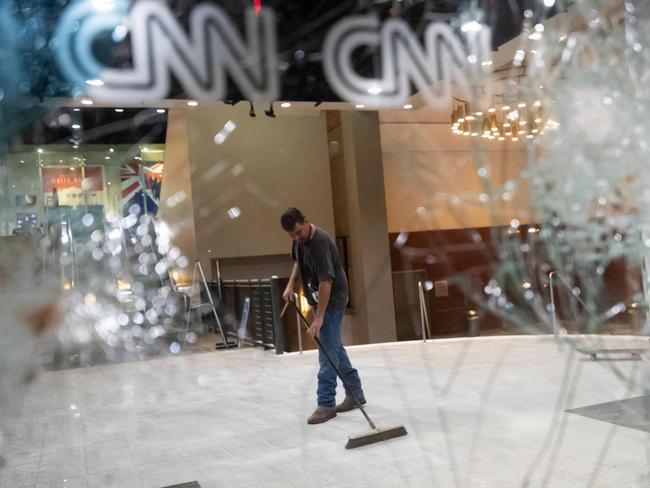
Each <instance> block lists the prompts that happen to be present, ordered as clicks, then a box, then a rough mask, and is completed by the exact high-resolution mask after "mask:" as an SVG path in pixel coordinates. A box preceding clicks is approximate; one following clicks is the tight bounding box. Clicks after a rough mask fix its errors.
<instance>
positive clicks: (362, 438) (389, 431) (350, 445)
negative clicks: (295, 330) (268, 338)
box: [281, 301, 407, 449]
mask: <svg viewBox="0 0 650 488" xmlns="http://www.w3.org/2000/svg"><path fill="white" fill-rule="evenodd" d="M289 304H291V305H292V306H293V308H295V309H296V312H297V313H298V316H299V317H300V319H301V320H302V322H303V323H304V324H305V327H307V328H309V322H307V319H306V318H305V316H304V315H303V314H302V312H301V311H300V309H299V308H298V306H297V305H296V304H295V303H294V302H292V301H288V302H287V303H286V305H285V306H284V308H283V309H282V314H281V315H284V312H285V311H286V310H287V306H288V305H289ZM314 340H315V341H316V344H318V348H319V349H320V350H321V352H322V353H323V355H324V356H325V358H326V359H327V362H328V363H330V366H331V367H332V369H333V370H334V371H336V375H337V376H338V377H339V378H341V381H342V382H343V385H344V386H345V387H346V388H345V389H346V391H349V392H350V396H352V399H353V400H354V403H355V404H356V406H357V407H358V408H359V410H361V413H363V416H364V417H365V418H366V420H367V421H368V425H370V428H371V430H369V431H368V432H362V433H360V434H355V435H351V436H350V437H348V442H347V444H346V445H345V448H346V449H354V448H355V447H361V446H367V445H368V444H374V443H376V442H382V441H387V440H388V439H393V438H395V437H400V436H403V435H406V434H407V432H406V428H405V427H404V426H403V425H394V426H391V427H383V428H377V427H376V426H375V423H374V422H373V421H372V420H371V419H370V417H369V416H368V413H367V412H366V410H365V409H364V408H363V405H361V402H359V400H358V398H357V397H356V396H355V395H354V393H352V391H351V390H349V389H348V388H347V385H346V384H345V380H344V379H343V376H342V375H341V373H340V372H339V369H338V368H337V367H336V366H335V365H334V362H333V361H332V359H331V358H330V357H329V354H327V351H326V350H325V348H324V347H323V346H322V345H321V342H320V340H319V339H318V337H316V336H314Z"/></svg>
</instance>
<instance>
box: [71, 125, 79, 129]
mask: <svg viewBox="0 0 650 488" xmlns="http://www.w3.org/2000/svg"><path fill="white" fill-rule="evenodd" d="M72 128H73V129H81V126H80V125H79V124H72Z"/></svg>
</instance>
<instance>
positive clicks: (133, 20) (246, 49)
mask: <svg viewBox="0 0 650 488" xmlns="http://www.w3.org/2000/svg"><path fill="white" fill-rule="evenodd" d="M100 7H101V8H100ZM245 23H246V39H243V38H242V37H241V35H240V34H239V33H238V32H237V31H236V30H235V29H234V28H233V27H232V22H231V20H230V19H229V18H228V16H227V15H226V13H225V12H224V11H223V10H222V9H221V8H220V7H218V6H217V5H214V4H200V5H198V6H196V7H194V8H193V9H192V11H191V13H190V17H189V25H188V31H189V33H188V32H186V31H185V29H184V28H183V26H181V25H179V23H178V21H177V20H176V19H175V18H174V15H173V14H172V12H170V10H169V9H168V7H167V6H166V5H165V4H164V3H162V2H159V1H152V0H143V1H139V2H136V3H135V5H134V6H133V8H132V9H131V11H130V13H129V12H128V3H127V2H125V1H124V0H93V1H92V2H89V1H81V2H78V3H75V4H73V5H72V6H70V7H68V8H67V9H66V10H65V12H64V14H63V16H62V18H61V21H60V23H59V27H58V29H57V33H56V35H57V41H58V46H59V47H58V49H57V60H58V62H59V66H60V67H61V71H62V72H63V74H64V75H65V76H67V77H68V79H70V81H72V82H73V83H74V84H75V85H76V86H77V87H83V90H85V92H86V93H87V94H88V95H90V96H92V97H95V98H97V99H100V100H107V101H121V102H124V101H127V102H128V101H132V102H142V101H151V100H159V99H163V98H166V97H168V96H169V95H170V93H169V91H170V84H171V77H172V75H173V76H174V77H175V79H176V80H178V82H179V83H180V85H181V87H182V90H183V92H184V94H185V95H186V96H187V97H188V98H195V99H209V100H221V99H223V97H224V96H225V95H226V87H227V80H226V75H228V76H229V77H230V78H231V79H232V80H233V81H234V82H235V84H236V85H237V87H238V88H239V90H240V91H241V93H242V94H243V96H244V98H246V99H249V100H254V101H272V100H278V99H279V98H280V97H281V94H280V92H279V88H280V82H279V71H278V55H277V47H276V34H275V16H274V15H273V11H272V10H271V9H269V8H263V9H262V10H261V11H260V12H259V13H256V12H255V11H254V10H253V9H250V10H248V11H247V12H246V17H245ZM470 24H472V29H468V31H467V41H468V42H467V45H468V47H467V50H466V48H465V46H463V44H462V42H461V41H460V39H459V38H458V37H457V36H456V35H455V33H454V31H453V30H452V29H451V27H449V26H448V25H447V24H444V23H430V24H429V25H427V27H426V29H425V31H424V36H423V41H424V47H423V46H422V45H421V44H420V41H419V39H418V37H417V36H416V35H415V33H414V32H413V31H412V30H411V28H410V27H409V26H408V24H407V23H406V22H405V21H404V20H401V19H389V20H387V21H385V22H383V23H381V22H380V20H379V18H377V17H375V16H372V15H368V16H353V17H348V18H344V19H343V20H341V21H339V22H337V23H336V24H335V25H334V26H333V27H332V28H331V29H330V31H329V32H328V33H327V37H326V39H325V45H324V48H323V51H324V52H323V59H324V62H323V63H324V64H323V69H324V72H325V75H326V77H327V79H328V81H329V83H330V85H331V88H332V89H333V90H334V92H336V94H337V95H338V96H339V97H340V98H341V99H343V100H346V101H349V102H352V103H355V104H363V105H366V106H367V107H374V108H382V107H396V106H399V105H401V104H402V103H404V102H405V101H406V100H407V99H408V98H409V96H410V94H411V93H410V91H411V85H414V86H415V87H416V89H417V90H418V92H419V93H420V94H421V95H422V97H423V98H424V100H425V101H426V102H427V103H428V104H429V105H431V106H433V107H437V108H444V107H446V106H447V104H448V103H449V102H450V101H451V98H452V90H453V89H456V90H457V91H458V92H459V93H460V94H462V95H464V97H466V98H469V97H470V86H469V83H468V80H467V73H466V70H467V68H468V64H467V60H468V59H471V60H472V61H470V63H474V64H475V66H476V67H480V66H482V65H483V61H487V60H489V56H490V31H489V29H488V28H487V27H485V26H481V25H480V24H478V23H476V22H474V23H470ZM474 24H475V25H474ZM468 25H469V24H468ZM463 30H465V29H463ZM111 31H113V33H114V34H115V33H121V35H122V36H126V33H127V32H128V33H130V35H131V57H132V59H131V61H132V68H111V67H107V66H104V65H103V64H102V63H100V62H99V61H98V60H97V59H96V57H95V55H94V53H93V43H94V41H95V40H96V39H97V38H98V36H99V35H100V34H105V33H106V32H111ZM122 39H123V37H122ZM122 39H117V40H118V41H120V40H122ZM361 47H370V48H371V49H373V50H378V51H379V53H380V54H379V55H380V59H381V62H380V63H379V65H380V66H381V68H380V69H381V73H380V74H379V76H377V77H376V78H366V77H362V76H360V75H359V74H358V73H357V72H356V71H355V69H354V67H353V58H352V55H353V53H354V51H355V50H356V49H358V48H361ZM468 52H469V56H468ZM490 64H491V63H490ZM454 83H455V84H456V86H455V87H454ZM73 94H74V95H79V94H80V90H79V88H77V92H74V93H73Z"/></svg>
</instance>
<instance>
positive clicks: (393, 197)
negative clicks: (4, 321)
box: [380, 108, 533, 232]
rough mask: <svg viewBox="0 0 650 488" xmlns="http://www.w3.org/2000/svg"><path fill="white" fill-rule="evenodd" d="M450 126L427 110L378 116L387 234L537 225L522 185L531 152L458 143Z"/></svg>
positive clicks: (508, 144) (518, 146)
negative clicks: (483, 172) (484, 171)
mask: <svg viewBox="0 0 650 488" xmlns="http://www.w3.org/2000/svg"><path fill="white" fill-rule="evenodd" d="M448 119H449V114H448V113H446V112H444V113H443V112H435V111H432V110H430V109H426V108H425V109H420V110H410V111H409V110H399V111H384V112H381V113H380V121H381V124H380V126H381V142H382V153H383V165H384V176H385V185H386V208H387V215H388V229H389V232H400V231H419V230H427V229H452V228H461V227H483V226H492V225H504V224H508V223H510V221H511V220H512V219H513V218H517V219H518V220H519V221H520V222H522V223H527V222H530V221H531V220H533V219H532V217H531V215H530V212H529V208H528V207H529V206H528V191H527V187H526V185H525V183H523V182H522V181H520V178H521V176H520V175H521V172H522V170H523V169H524V167H525V166H526V153H525V150H524V148H525V145H524V144H523V143H521V142H519V143H513V142H498V141H488V140H482V139H480V138H468V137H463V136H457V135H455V134H452V133H451V130H450V126H449V120H448ZM480 167H487V168H489V170H490V176H489V178H487V179H481V178H480V177H479V175H478V170H479V168H480ZM482 194H483V196H482V197H481V195H482ZM504 195H505V196H504ZM488 197H489V200H487V201H485V199H486V198H488ZM482 200H484V201H482Z"/></svg>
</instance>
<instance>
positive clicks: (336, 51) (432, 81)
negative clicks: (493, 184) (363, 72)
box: [323, 15, 490, 108]
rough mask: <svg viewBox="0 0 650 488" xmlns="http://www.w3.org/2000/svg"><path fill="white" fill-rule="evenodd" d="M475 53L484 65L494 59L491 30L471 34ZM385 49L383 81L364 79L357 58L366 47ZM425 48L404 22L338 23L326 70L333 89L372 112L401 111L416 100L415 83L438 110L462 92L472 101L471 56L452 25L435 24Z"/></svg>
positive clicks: (331, 33) (327, 42) (353, 19)
mask: <svg viewBox="0 0 650 488" xmlns="http://www.w3.org/2000/svg"><path fill="white" fill-rule="evenodd" d="M468 34H469V35H468V45H469V51H470V52H474V57H473V60H474V62H475V63H477V64H478V66H480V65H481V60H488V59H489V55H490V31H489V29H487V28H486V27H480V28H479V29H477V30H476V31H474V32H470V33H468ZM365 46H368V47H371V48H373V49H380V58H381V68H382V72H381V75H380V77H378V78H365V77H362V76H360V75H359V74H358V73H357V72H356V71H355V70H354V67H353V58H352V54H353V52H354V51H355V49H358V48H360V47H365ZM424 46H425V49H424V50H423V49H422V46H421V45H420V42H419V40H418V38H417V36H416V35H415V34H414V33H413V31H412V30H411V28H410V27H409V26H408V24H407V23H406V22H405V21H404V20H401V19H389V20H387V21H385V22H383V24H380V21H379V19H378V18H377V17H375V16H372V15H368V16H355V17H349V18H347V19H344V20H342V21H340V22H338V23H337V24H336V25H335V26H334V27H333V28H332V29H331V30H330V31H329V32H328V34H327V38H326V39H325V47H324V56H323V58H324V68H325V74H326V75H327V79H328V81H329V83H330V85H331V87H332V88H333V89H334V91H336V93H338V94H339V96H340V97H341V98H343V99H345V100H349V101H353V102H354V103H360V104H364V105H366V106H371V107H378V108H381V107H397V106H399V105H401V104H402V103H404V101H406V100H407V99H408V97H409V96H410V84H411V83H413V85H415V87H416V88H417V90H418V91H419V92H420V93H421V95H422V96H423V98H424V99H425V100H426V102H427V103H428V104H429V105H431V106H432V107H437V108H445V107H446V106H447V105H448V104H449V102H450V100H451V98H452V96H453V94H452V88H453V82H456V83H457V85H458V87H457V89H458V91H459V92H460V93H462V94H464V95H465V96H466V97H469V96H470V86H469V83H468V81H467V75H466V73H465V72H464V71H463V69H464V68H466V66H467V58H468V56H467V53H466V52H465V47H464V46H463V44H462V43H461V42H460V40H459V39H458V37H457V36H456V35H455V34H454V31H453V30H452V29H451V27H449V26H448V25H447V24H444V23H440V22H434V23H430V24H429V25H428V26H427V27H426V29H425V31H424Z"/></svg>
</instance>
